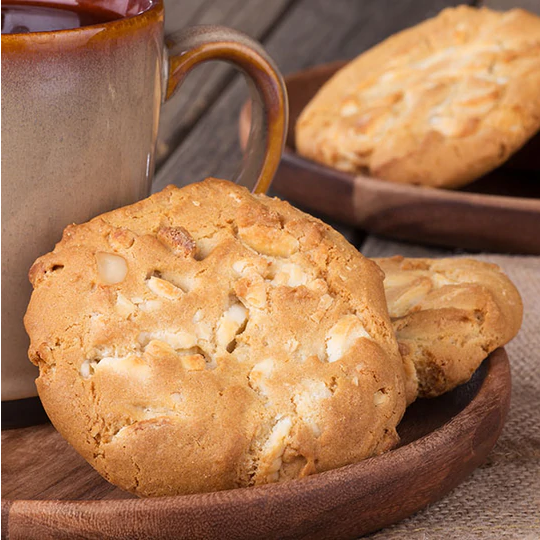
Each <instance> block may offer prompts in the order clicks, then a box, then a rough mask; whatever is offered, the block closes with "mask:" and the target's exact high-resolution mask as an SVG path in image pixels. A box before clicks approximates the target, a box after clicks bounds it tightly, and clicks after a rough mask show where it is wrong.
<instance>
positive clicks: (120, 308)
mask: <svg viewBox="0 0 540 540" xmlns="http://www.w3.org/2000/svg"><path fill="white" fill-rule="evenodd" d="M115 307H116V312H117V313H118V315H120V316H122V317H126V318H127V317H129V316H130V315H131V314H132V313H134V312H135V311H136V309H137V308H136V306H135V304H134V303H133V302H130V301H129V300H128V299H127V298H126V297H125V296H124V295H123V294H122V293H118V294H117V295H116V306H115Z"/></svg>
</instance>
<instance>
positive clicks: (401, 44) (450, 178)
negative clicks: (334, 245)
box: [296, 6, 540, 187]
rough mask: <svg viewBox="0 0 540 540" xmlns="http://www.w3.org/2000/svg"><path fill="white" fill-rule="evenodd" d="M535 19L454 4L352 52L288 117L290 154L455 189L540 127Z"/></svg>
mask: <svg viewBox="0 0 540 540" xmlns="http://www.w3.org/2000/svg"><path fill="white" fill-rule="evenodd" d="M538 88H540V17H538V16H536V15H533V14H531V13H528V12H526V11H523V10H520V9H514V10H511V11H508V12H505V13H500V12H496V11H492V10H489V9H487V8H482V9H476V8H472V7H468V6H459V7H457V8H449V9H446V10H444V11H442V12H441V13H440V14H439V15H438V16H437V17H435V18H433V19H429V20H427V21H425V22H423V23H421V24H419V25H417V26H415V27H413V28H410V29H407V30H404V31H403V32H400V33H398V34H396V35H394V36H392V37H390V38H388V39H387V40H385V41H384V42H382V43H381V44H379V45H377V46H375V47H373V48H372V49H370V50H368V51H366V52H365V53H363V54H361V55H360V56H359V57H357V58H356V59H355V60H353V61H351V62H350V63H349V64H348V65H346V66H345V67H344V68H343V69H341V70H340V71H339V72H338V73H337V74H336V75H334V76H333V77H332V79H330V80H329V81H328V82H327V83H326V84H325V85H324V86H323V87H322V88H321V90H320V91H319V92H318V93H317V95H316V96H315V97H314V98H313V99H312V101H311V102H310V103H309V104H308V105H307V106H306V108H305V109H304V111H303V112H302V114H301V116H300V117H299V120H298V122H297V125H296V147H297V149H298V152H299V153H300V154H302V155H304V156H306V157H308V158H311V159H313V160H315V161H318V162H321V163H324V164H327V165H329V166H331V167H334V168H337V169H340V170H343V171H347V172H352V173H367V174H370V175H373V176H376V177H378V178H382V179H385V180H390V181H393V182H401V183H408V184H422V185H430V186H436V187H459V186H462V185H464V184H466V183H468V182H471V181H472V180H474V179H476V178H478V177H479V176H481V175H482V174H485V173H486V172H488V171H490V170H492V169H494V168H495V167H497V166H499V165H500V164H501V163H503V162H504V161H506V159H508V157H509V156H510V155H512V154H513V153H514V152H516V151H517V150H518V149H519V148H520V147H521V146H522V145H523V144H524V143H525V142H526V141H527V140H528V139H530V138H531V137H532V136H533V135H534V134H535V133H537V132H538V131H539V130H540V92H539V91H538Z"/></svg>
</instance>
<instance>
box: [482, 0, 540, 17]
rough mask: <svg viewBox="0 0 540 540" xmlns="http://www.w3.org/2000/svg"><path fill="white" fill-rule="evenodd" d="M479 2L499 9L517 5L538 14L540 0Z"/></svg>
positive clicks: (488, 0) (491, 0)
mask: <svg viewBox="0 0 540 540" xmlns="http://www.w3.org/2000/svg"><path fill="white" fill-rule="evenodd" d="M479 4H480V5H484V6H486V7H489V8H491V9H498V10H501V11H504V10H506V9H512V8H515V7H519V8H523V9H526V10H528V11H531V12H532V13H537V14H538V15H540V0H483V1H480V2H479Z"/></svg>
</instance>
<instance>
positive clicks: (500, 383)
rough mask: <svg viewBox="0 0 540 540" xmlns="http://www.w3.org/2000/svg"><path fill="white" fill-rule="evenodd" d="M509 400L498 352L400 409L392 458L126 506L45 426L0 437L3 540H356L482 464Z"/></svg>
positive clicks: (504, 362) (122, 496) (128, 499)
mask: <svg viewBox="0 0 540 540" xmlns="http://www.w3.org/2000/svg"><path fill="white" fill-rule="evenodd" d="M509 402H510V369H509V364H508V358H507V356H506V353H505V351H504V350H503V349H498V350H497V351H495V352H494V353H492V354H491V355H490V357H489V358H488V359H487V360H486V361H485V362H484V363H483V364H482V366H481V367H480V368H479V369H478V370H477V372H476V373H475V374H474V376H473V378H472V379H471V381H469V383H467V384H465V385H463V386H461V387H459V388H457V389H455V390H454V391H453V392H450V393H448V394H445V395H444V396H441V397H439V398H437V399H433V400H418V401H417V402H416V403H414V404H413V405H412V406H411V407H409V409H408V410H407V412H406V414H405V417H404V419H403V421H402V423H401V424H400V426H399V432H400V435H401V438H402V442H401V445H400V447H399V448H397V449H395V450H392V451H391V452H388V453H386V454H383V455H382V456H379V457H376V458H371V459H367V460H365V461H363V462H361V463H358V464H356V465H350V466H348V467H343V468H341V469H336V470H333V471H328V472H326V473H322V474H317V475H314V476H312V477H309V478H305V479H302V480H294V481H290V482H285V483H282V484H272V485H267V486H262V487H257V488H247V489H236V490H231V491H222V492H219V493H208V494H202V495H186V496H179V497H161V498H155V499H136V498H133V496H130V495H129V494H126V493H124V492H122V491H121V490H119V489H117V488H115V487H114V486H112V485H111V484H108V483H107V482H106V481H105V480H103V479H102V478H101V477H100V476H99V475H98V474H97V473H96V472H95V471H94V470H93V469H92V468H91V467H90V466H89V465H88V464H87V463H86V462H85V461H84V460H83V459H82V458H81V457H79V456H78V455H77V454H76V453H75V451H74V450H73V449H72V448H71V447H69V446H68V444H67V443H66V442H64V441H63V439H62V438H61V437H60V435H59V434H58V433H57V432H56V431H55V430H54V429H53V428H52V426H51V425H44V426H38V427H31V428H24V429H19V430H11V431H4V432H2V450H3V456H2V457H3V460H2V537H3V538H10V540H16V539H23V538H24V539H25V540H31V539H39V540H44V539H47V538H55V539H60V538H66V539H67V538H70V539H71V538H99V539H105V538H109V539H119V538H126V539H128V538H129V539H131V538H145V539H153V538H176V539H182V538H185V539H190V540H191V539H198V538H201V539H202V538H204V539H214V538H215V539H220V540H226V539H229V538H230V539H233V538H234V539H248V538H265V539H271V538H280V539H287V538H310V539H317V538H333V539H339V538H357V537H358V536H360V535H362V534H366V533H368V532H371V531H374V530H377V529H379V528H381V527H384V526H387V525H390V524H391V523H395V522H396V521H399V520H400V519H403V518H405V517H406V516H409V515H410V514H412V513H414V512H416V511H418V510H420V509H421V508H423V507H425V506H426V505H427V504H430V503H432V502H434V501H436V500H437V499H440V498H441V497H442V496H444V495H445V494H446V493H448V492H449V491H450V490H451V489H453V488H454V487H455V486H457V485H458V484H459V483H460V482H461V481H462V480H463V479H464V478H465V477H466V476H468V475H469V474H470V473H471V472H472V471H473V470H474V469H475V468H476V467H478V466H479V465H480V464H482V463H483V462H484V460H485V459H486V456H487V454H488V453H489V451H490V450H491V449H492V447H493V445H494V444H495V442H496V440H497V438H498V436H499V434H500V431H501V429H502V426H503V423H504V420H505V417H506V412H507V410H508V406H509Z"/></svg>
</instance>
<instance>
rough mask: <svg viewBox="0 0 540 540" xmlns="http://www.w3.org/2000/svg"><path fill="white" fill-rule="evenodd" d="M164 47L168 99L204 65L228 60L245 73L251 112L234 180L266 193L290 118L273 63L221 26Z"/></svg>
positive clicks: (184, 34)
mask: <svg viewBox="0 0 540 540" xmlns="http://www.w3.org/2000/svg"><path fill="white" fill-rule="evenodd" d="M166 49H167V52H168V55H169V60H168V68H169V70H168V73H169V78H168V81H167V88H166V93H165V100H167V99H169V98H170V97H171V96H172V95H173V94H174V93H175V92H176V90H177V89H178V88H179V86H180V85H181V83H182V81H183V80H184V78H185V77H186V76H187V74H188V73H189V72H190V71H191V70H192V69H193V68H194V67H196V66H197V65H199V64H202V63H203V62H207V61H210V60H224V61H226V62H229V63H231V64H233V65H234V66H235V67H236V68H238V69H239V70H240V71H242V72H243V73H244V75H245V76H246V80H247V82H248V85H249V87H250V92H251V101H252V111H253V114H252V120H251V129H250V133H249V140H248V144H247V147H246V152H245V154H244V163H243V167H242V169H241V171H240V173H239V174H238V175H237V177H236V178H235V179H234V181H235V182H236V183H238V184H240V185H242V186H245V187H247V188H248V189H249V190H251V191H252V192H254V193H265V192H266V191H267V190H268V188H269V187H270V184H271V182H272V179H273V177H274V174H275V172H276V170H277V167H278V165H279V161H280V159H281V153H282V151H283V146H284V144H285V136H286V133H287V124H288V115H289V110H288V101H287V91H286V89H285V83H284V82H283V78H282V77H281V75H280V73H279V70H278V68H277V67H276V65H275V63H274V61H273V60H272V59H271V58H270V56H268V54H267V53H266V52H265V50H264V49H263V48H262V47H261V45H260V44H259V43H257V42H256V41H255V40H253V39H251V38H250V37H248V36H247V35H245V34H243V33H242V32H238V31H237V30H233V29H231V28H226V27H223V26H214V25H208V26H207V25H201V26H192V27H190V28H187V29H185V30H181V31H180V32H178V33H176V34H173V35H172V36H167V39H166Z"/></svg>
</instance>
